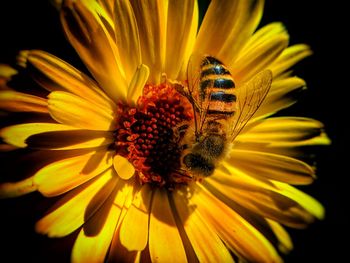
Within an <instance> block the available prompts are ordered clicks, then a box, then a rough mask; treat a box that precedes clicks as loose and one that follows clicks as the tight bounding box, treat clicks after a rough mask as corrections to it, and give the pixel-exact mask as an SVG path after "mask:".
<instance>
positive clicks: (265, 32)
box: [237, 22, 288, 59]
mask: <svg viewBox="0 0 350 263" xmlns="http://www.w3.org/2000/svg"><path fill="white" fill-rule="evenodd" d="M277 36H285V37H287V38H288V33H287V31H286V28H285V27H284V25H283V24H282V23H279V22H274V23H270V24H268V25H265V26H263V27H262V28H260V29H259V30H257V31H256V32H255V33H254V34H253V35H252V36H251V37H250V39H249V40H248V41H247V43H246V44H245V45H244V47H243V49H242V50H241V51H240V52H239V54H238V56H237V59H241V58H242V57H244V56H247V55H248V54H249V53H251V52H254V50H255V49H256V48H258V47H259V46H260V45H262V44H263V43H265V42H267V41H268V40H269V39H271V38H276V37H277Z"/></svg>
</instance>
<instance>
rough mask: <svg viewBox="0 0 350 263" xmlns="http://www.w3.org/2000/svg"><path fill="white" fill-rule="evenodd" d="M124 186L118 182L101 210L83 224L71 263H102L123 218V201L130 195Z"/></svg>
mask: <svg viewBox="0 0 350 263" xmlns="http://www.w3.org/2000/svg"><path fill="white" fill-rule="evenodd" d="M125 186H126V184H125V183H124V182H121V180H119V183H118V185H117V186H116V187H115V189H114V191H113V193H112V194H111V195H110V197H109V198H108V200H107V201H106V202H105V203H104V204H103V206H102V207H101V209H99V210H98V211H97V213H96V214H95V215H94V216H93V217H92V218H91V219H90V220H89V221H87V222H86V223H85V225H84V227H83V228H82V229H81V231H80V233H79V235H78V237H77V240H76V241H75V243H74V246H73V250H72V257H71V260H72V262H73V263H76V262H82V263H84V262H104V259H105V256H106V254H107V251H108V248H109V247H110V244H111V242H112V238H113V236H114V233H115V231H117V225H118V224H119V222H120V221H121V220H122V218H123V214H122V211H124V209H123V205H124V202H125V199H126V198H127V195H130V191H127V192H126V191H125ZM128 189H130V188H128Z"/></svg>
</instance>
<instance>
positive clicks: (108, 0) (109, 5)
mask: <svg viewBox="0 0 350 263" xmlns="http://www.w3.org/2000/svg"><path fill="white" fill-rule="evenodd" d="M97 2H98V3H99V4H100V5H101V6H102V7H103V8H104V9H105V10H106V12H107V13H108V15H109V16H110V17H111V18H114V9H115V5H116V4H117V3H116V1H114V0H97Z"/></svg>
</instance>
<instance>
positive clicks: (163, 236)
mask: <svg viewBox="0 0 350 263" xmlns="http://www.w3.org/2000/svg"><path fill="white" fill-rule="evenodd" d="M148 242H149V251H150V256H151V260H152V262H187V260H186V254H185V249H184V247H183V244H182V240H181V237H180V234H179V231H178V229H177V226H176V223H175V219H174V216H173V211H172V208H171V207H170V204H169V200H168V196H167V193H166V190H164V189H157V190H156V191H155V193H154V196H153V201H152V212H151V216H150V223H149V241H148Z"/></svg>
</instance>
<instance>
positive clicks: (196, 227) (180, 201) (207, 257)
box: [173, 192, 234, 262]
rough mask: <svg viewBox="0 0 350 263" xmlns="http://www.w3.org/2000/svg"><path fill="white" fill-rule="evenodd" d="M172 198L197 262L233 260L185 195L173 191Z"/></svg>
mask: <svg viewBox="0 0 350 263" xmlns="http://www.w3.org/2000/svg"><path fill="white" fill-rule="evenodd" d="M173 198H174V203H175V205H176V210H177V212H178V214H179V217H180V220H181V222H182V224H183V226H184V229H185V231H186V234H187V237H188V238H189V241H190V242H191V245H192V247H193V249H194V251H195V253H196V255H197V258H198V260H199V262H234V261H233V259H232V257H231V255H230V253H229V251H228V250H227V248H226V247H225V245H224V243H223V242H222V241H221V239H220V238H219V236H218V235H217V233H216V232H215V231H214V230H213V228H212V227H211V226H210V225H208V224H207V222H205V221H204V220H203V218H202V217H201V215H200V214H199V213H198V211H197V209H196V208H195V207H190V206H188V203H187V200H186V197H184V196H183V194H182V193H179V192H175V193H174V194H173ZM204 240H205V242H203V241H204ZM209 244H210V245H209Z"/></svg>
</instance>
